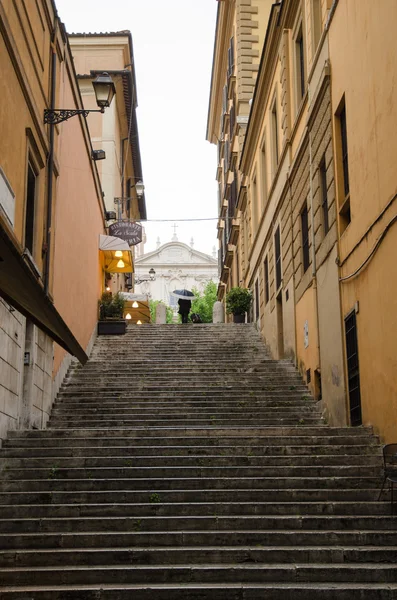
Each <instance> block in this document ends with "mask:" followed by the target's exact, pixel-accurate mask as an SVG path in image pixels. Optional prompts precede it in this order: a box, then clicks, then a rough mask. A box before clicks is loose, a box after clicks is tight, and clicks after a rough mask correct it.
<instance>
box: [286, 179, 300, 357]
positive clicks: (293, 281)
mask: <svg viewBox="0 0 397 600" xmlns="http://www.w3.org/2000/svg"><path fill="white" fill-rule="evenodd" d="M287 181H288V193H289V206H290V208H289V212H290V222H291V236H293V232H294V217H293V205H292V187H291V179H290V174H289V172H288V174H287ZM292 290H293V297H292V298H291V301H292V302H293V303H294V308H295V264H294V253H292ZM294 324H295V346H294V354H295V366H296V367H297V368H299V365H298V329H297V323H296V313H295V310H294Z"/></svg>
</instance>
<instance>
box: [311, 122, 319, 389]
mask: <svg viewBox="0 0 397 600" xmlns="http://www.w3.org/2000/svg"><path fill="white" fill-rule="evenodd" d="M309 177H310V216H311V219H310V220H311V230H312V284H313V292H314V310H315V313H316V321H317V340H316V345H317V356H318V365H319V371H320V373H321V359H320V322H319V317H318V292H317V265H316V243H315V241H316V239H315V232H314V202H313V154H312V132H311V131H309ZM313 375H314V382H313V384H314V385H313V388H314V391H315V383H316V377H315V373H313Z"/></svg>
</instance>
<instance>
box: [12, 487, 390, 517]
mask: <svg viewBox="0 0 397 600" xmlns="http://www.w3.org/2000/svg"><path fill="white" fill-rule="evenodd" d="M210 494H212V492H211V493H210ZM207 495H208V494H206V493H205V492H204V493H202V494H200V493H199V494H197V496H195V497H192V498H189V494H184V493H183V492H181V493H179V494H177V493H175V492H164V493H162V494H161V495H160V494H156V493H149V492H141V493H140V494H138V493H135V494H133V499H134V500H137V501H138V500H139V498H140V499H141V502H140V503H139V504H132V503H128V502H124V503H120V501H118V500H117V496H116V494H114V495H111V496H109V495H108V496H106V494H103V493H101V492H92V493H79V494H73V492H69V493H66V492H65V493H59V492H58V493H55V494H52V496H51V498H50V501H51V504H48V503H47V504H40V503H39V502H40V501H43V500H45V499H48V497H46V496H45V495H44V494H42V495H41V496H40V494H37V493H36V494H33V493H29V492H27V493H25V494H23V493H21V494H0V504H1V518H2V519H33V518H36V519H37V518H47V519H48V518H77V517H102V518H106V517H131V515H134V517H141V516H144V517H148V516H154V515H155V516H157V517H164V516H165V517H170V516H178V517H182V516H186V517H191V516H192V515H193V514H194V515H195V516H214V515H216V516H218V517H219V516H230V515H232V516H233V515H240V516H245V515H250V516H257V515H275V516H288V515H290V514H294V515H301V516H308V515H317V516H319V517H322V516H323V515H333V516H338V517H340V516H345V515H349V516H353V517H357V516H358V515H363V516H366V517H369V516H373V515H386V516H389V515H390V502H389V501H387V500H384V501H383V502H280V503H277V504H275V503H274V502H254V501H251V502H244V501H237V497H238V496H242V497H243V498H244V494H241V493H239V492H234V494H233V499H234V501H233V502H230V501H229V500H228V498H227V494H223V496H224V500H225V501H219V502H210V501H208V498H207V497H206V496H207ZM214 495H215V496H216V494H215V493H214ZM190 496H192V494H190ZM198 496H199V497H198ZM220 496H221V495H220V494H218V498H219V497H220ZM164 498H166V499H167V502H164ZM77 499H79V503H77V502H76V500H77ZM172 499H174V502H172V501H170V500H172ZM61 500H62V501H63V502H64V504H59V503H57V502H58V501H59V502H60V501H61ZM98 500H102V503H100V504H97V503H95V501H98ZM104 500H107V502H105V501H104ZM189 500H190V501H189ZM205 500H207V501H205ZM5 501H8V502H12V504H5V503H4V502H5ZM23 502H30V503H29V504H23ZM67 502H69V503H67ZM33 503H34V504H33Z"/></svg>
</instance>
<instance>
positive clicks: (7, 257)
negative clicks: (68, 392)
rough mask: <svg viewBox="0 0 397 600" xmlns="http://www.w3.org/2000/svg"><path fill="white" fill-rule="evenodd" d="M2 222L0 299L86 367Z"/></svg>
mask: <svg viewBox="0 0 397 600" xmlns="http://www.w3.org/2000/svg"><path fill="white" fill-rule="evenodd" d="M1 221H2V219H1V218H0V296H2V298H4V300H6V302H8V303H9V304H11V305H12V306H14V307H15V308H16V309H17V310H19V312H21V313H22V314H23V315H24V316H25V317H27V318H28V319H30V320H31V321H32V322H33V323H34V324H35V325H37V327H39V328H40V329H41V330H42V331H44V332H45V333H46V334H47V335H49V336H50V338H52V339H53V340H54V341H55V342H57V344H59V345H60V346H62V348H64V349H65V350H67V351H68V352H69V353H70V354H72V355H73V356H75V357H76V358H77V359H78V360H79V361H80V362H81V363H82V364H85V363H86V362H87V360H88V356H87V354H86V353H85V351H84V350H83V348H82V347H81V346H80V344H79V342H78V341H77V340H76V338H75V337H74V335H73V333H72V332H71V330H70V329H69V327H68V326H67V325H66V323H65V321H64V320H63V319H62V317H61V315H60V314H59V312H58V311H57V310H56V308H55V306H54V304H53V303H52V302H51V300H50V298H49V297H48V296H47V295H46V293H45V292H44V289H43V287H42V285H41V283H40V280H39V279H38V277H37V275H35V274H34V273H33V271H32V270H31V268H30V267H29V266H28V264H27V263H26V262H25V259H24V257H23V250H22V249H21V248H20V246H19V244H18V242H17V240H16V239H14V236H13V234H12V233H11V232H8V228H5V227H3V226H2V222H1Z"/></svg>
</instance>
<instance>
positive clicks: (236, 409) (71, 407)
mask: <svg viewBox="0 0 397 600" xmlns="http://www.w3.org/2000/svg"><path fill="white" fill-rule="evenodd" d="M201 404H202V405H201V406H197V405H192V404H191V403H188V404H184V403H183V402H180V403H176V402H173V403H167V402H161V403H156V402H147V403H144V402H138V403H135V402H132V401H131V402H128V403H121V402H120V403H117V402H113V403H111V404H110V406H103V405H101V403H100V401H99V402H98V403H97V406H90V405H88V406H87V405H82V404H81V403H79V402H76V403H74V404H71V403H70V402H64V403H62V402H58V403H57V407H56V408H55V409H54V410H53V411H52V413H51V415H52V416H63V417H65V418H71V417H74V416H80V414H81V415H82V416H85V417H89V416H91V415H97V416H98V417H99V416H103V418H106V416H108V415H116V414H117V415H120V416H126V415H137V416H139V415H149V414H150V415H153V416H155V415H168V416H174V415H175V416H176V415H179V414H180V411H181V410H182V409H183V410H184V413H185V414H186V415H189V416H194V415H200V416H204V415H208V416H209V417H210V416H212V415H216V416H219V415H221V416H223V415H225V414H227V415H229V416H234V415H243V416H251V415H254V414H256V415H257V414H264V415H276V416H277V415H290V414H291V413H294V414H295V413H296V414H297V415H298V416H299V415H301V414H307V415H308V416H312V415H313V414H314V415H317V414H318V413H319V412H320V411H319V410H316V405H314V406H313V404H312V403H310V404H309V403H305V404H302V403H301V404H297V403H290V404H289V405H287V406H268V405H266V404H265V403H264V402H262V403H261V402H258V403H256V404H255V405H252V404H249V405H248V404H243V403H242V402H240V404H238V403H237V402H235V403H230V402H229V403H226V402H225V403H224V404H222V405H216V404H215V403H213V404H209V403H206V402H204V403H201Z"/></svg>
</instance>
